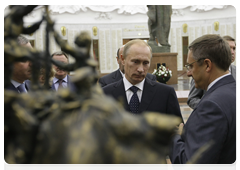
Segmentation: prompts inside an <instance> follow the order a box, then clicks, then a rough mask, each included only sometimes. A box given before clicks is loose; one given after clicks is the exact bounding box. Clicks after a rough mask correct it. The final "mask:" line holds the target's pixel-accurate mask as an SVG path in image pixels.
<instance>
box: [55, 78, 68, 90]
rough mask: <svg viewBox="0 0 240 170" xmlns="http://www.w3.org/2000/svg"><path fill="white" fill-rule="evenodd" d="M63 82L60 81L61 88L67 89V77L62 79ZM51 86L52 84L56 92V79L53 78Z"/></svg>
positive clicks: (57, 84)
mask: <svg viewBox="0 0 240 170" xmlns="http://www.w3.org/2000/svg"><path fill="white" fill-rule="evenodd" d="M63 80H64V81H62V86H63V88H67V86H68V85H67V76H66V77H64V79H63ZM53 84H54V87H55V89H56V90H58V86H59V83H58V79H57V78H56V77H54V78H53Z"/></svg>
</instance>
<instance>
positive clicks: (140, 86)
mask: <svg viewBox="0 0 240 170" xmlns="http://www.w3.org/2000/svg"><path fill="white" fill-rule="evenodd" d="M144 82H145V79H143V81H141V82H140V83H138V84H136V85H134V86H136V87H138V89H139V90H138V91H137V96H138V99H139V103H141V99H142V92H143V86H144ZM123 83H124V87H125V92H126V96H127V101H128V103H129V102H130V100H131V98H132V95H133V92H132V91H131V90H130V88H131V87H132V86H133V85H132V84H131V83H130V82H129V81H128V80H127V79H126V77H125V75H124V77H123Z"/></svg>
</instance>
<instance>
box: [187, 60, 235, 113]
mask: <svg viewBox="0 0 240 170" xmlns="http://www.w3.org/2000/svg"><path fill="white" fill-rule="evenodd" d="M230 69H231V74H232V76H233V78H234V79H235V80H236V66H235V65H233V64H231V66H230ZM205 92H206V91H204V90H202V89H197V88H196V87H195V82H194V79H192V80H191V87H190V91H189V95H188V100H187V104H188V106H189V107H191V108H192V109H194V108H195V107H196V106H197V104H198V103H199V101H200V100H201V98H202V96H203V95H204V93H205Z"/></svg>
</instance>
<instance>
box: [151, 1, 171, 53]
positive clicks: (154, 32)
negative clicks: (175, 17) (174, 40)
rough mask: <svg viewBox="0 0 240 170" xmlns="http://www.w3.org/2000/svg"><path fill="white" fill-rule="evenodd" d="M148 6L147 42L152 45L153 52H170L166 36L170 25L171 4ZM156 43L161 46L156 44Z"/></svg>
mask: <svg viewBox="0 0 240 170" xmlns="http://www.w3.org/2000/svg"><path fill="white" fill-rule="evenodd" d="M147 7H148V12H147V15H148V29H149V35H150V38H149V41H148V44H149V45H150V46H151V47H152V50H153V53H158V52H170V44H169V43H168V36H169V31H170V26H171V14H172V6H171V5H147ZM156 39H157V41H158V43H159V44H160V45H161V46H158V44H157V42H156Z"/></svg>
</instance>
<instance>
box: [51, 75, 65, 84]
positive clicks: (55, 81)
mask: <svg viewBox="0 0 240 170" xmlns="http://www.w3.org/2000/svg"><path fill="white" fill-rule="evenodd" d="M58 80H59V79H57V78H56V77H53V83H54V84H55V83H57V82H58ZM63 80H64V82H66V83H67V82H68V81H67V76H65V77H64V78H63Z"/></svg>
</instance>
